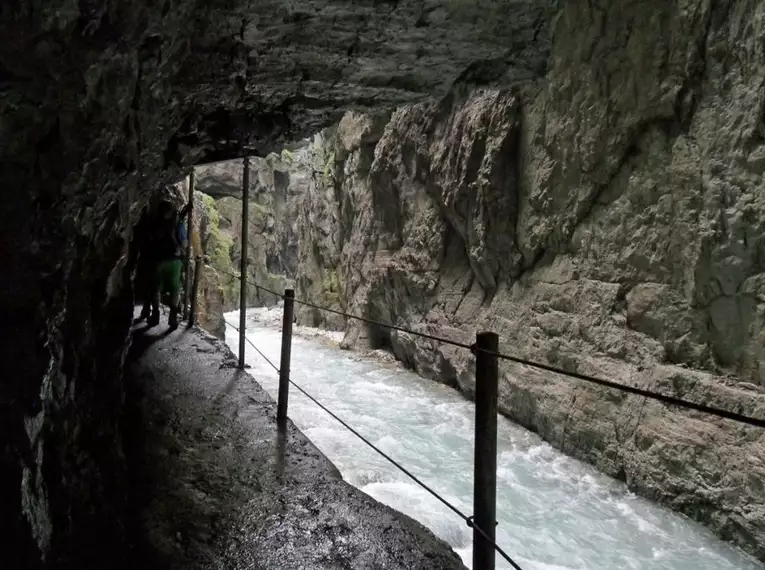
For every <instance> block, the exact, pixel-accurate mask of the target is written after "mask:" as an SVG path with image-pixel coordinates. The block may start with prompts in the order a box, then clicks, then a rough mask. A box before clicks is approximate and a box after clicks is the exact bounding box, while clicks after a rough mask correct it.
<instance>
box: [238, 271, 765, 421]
mask: <svg viewBox="0 0 765 570" xmlns="http://www.w3.org/2000/svg"><path fill="white" fill-rule="evenodd" d="M253 286H254V287H256V288H258V289H261V290H263V291H265V292H267V293H270V294H272V295H275V296H276V297H278V298H281V299H284V295H283V294H280V293H277V292H275V291H272V290H270V289H268V288H266V287H263V286H261V285H258V284H253ZM294 301H295V303H297V304H299V305H304V306H307V307H312V308H315V309H317V310H321V311H326V312H328V313H331V314H335V315H340V316H343V317H345V318H348V319H352V320H356V321H360V322H363V323H367V324H371V325H375V326H379V327H383V328H388V329H391V330H395V331H398V332H402V333H405V334H409V335H412V336H416V337H420V338H424V339H427V340H432V341H435V342H439V343H443V344H448V345H451V346H455V347H458V348H463V349H467V350H470V351H471V352H473V353H476V352H482V353H485V354H487V355H490V356H494V357H496V358H498V359H500V360H506V361H509V362H514V363H516V364H521V365H524V366H529V367H531V368H536V369H539V370H544V371H546V372H552V373H554V374H558V375H560V376H562V377H563V378H564V379H565V378H573V379H576V380H581V381H583V382H588V383H591V384H597V385H599V386H603V387H606V388H610V389H613V390H619V391H622V392H627V393H629V394H632V395H635V396H642V397H644V398H648V399H652V400H656V401H659V402H662V403H664V404H669V405H673V406H678V407H682V408H687V409H690V410H694V411H697V412H702V413H704V414H708V415H712V416H717V417H720V418H724V419H728V420H732V421H735V422H739V423H744V424H748V425H751V426H753V427H759V428H765V419H762V418H756V417H752V416H748V415H745V414H741V413H738V412H733V411H730V410H724V409H722V408H717V407H713V406H707V405H705V404H699V403H696V402H691V401H688V400H684V399H682V398H678V397H676V396H670V395H667V394H663V393H661V392H656V391H652V390H647V389H644V388H638V387H636V386H630V385H627V384H621V383H619V382H614V381H612V380H605V379H602V378H598V377H596V376H591V375H589V374H583V373H581V372H576V371H571V370H564V369H563V368H558V367H556V366H552V365H550V364H545V363H542V362H536V361H533V360H528V359H525V358H520V357H518V356H513V355H510V354H505V353H502V352H498V351H488V350H486V349H482V348H479V347H477V346H476V345H475V344H467V343H464V342H458V341H454V340H451V339H448V338H444V337H441V336H438V335H433V334H430V333H423V332H420V331H415V330H412V329H409V328H406V327H402V326H398V325H393V324H390V323H385V322H382V321H378V320H375V319H370V318H367V317H361V316H358V315H354V314H352V313H347V312H344V311H339V310H337V309H332V308H329V307H322V306H320V305H316V304H314V303H311V302H309V301H304V300H301V299H297V298H296V299H295V300H294Z"/></svg>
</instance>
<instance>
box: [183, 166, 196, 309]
mask: <svg viewBox="0 0 765 570" xmlns="http://www.w3.org/2000/svg"><path fill="white" fill-rule="evenodd" d="M193 214H194V169H193V168H192V169H191V173H190V174H189V211H188V212H187V213H186V259H185V260H184V263H185V265H186V272H185V275H184V279H183V318H184V319H185V318H186V317H187V316H188V309H189V281H190V279H191V232H192V229H193V228H192V225H193Z"/></svg>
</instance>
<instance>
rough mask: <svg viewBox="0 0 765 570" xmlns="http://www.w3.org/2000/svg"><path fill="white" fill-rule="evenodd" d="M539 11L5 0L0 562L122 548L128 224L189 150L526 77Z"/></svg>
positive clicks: (205, 153)
mask: <svg viewBox="0 0 765 570" xmlns="http://www.w3.org/2000/svg"><path fill="white" fill-rule="evenodd" d="M553 8H554V6H553V2H552V0H550V1H549V2H534V1H530V0H483V1H482V2H480V3H478V4H474V3H471V2H462V1H461V0H438V1H426V2H423V1H422V0H400V1H397V2H388V1H382V2H378V1H376V0H375V1H373V0H363V1H360V2H355V1H354V2H350V1H347V0H308V1H305V2H299V3H298V2H292V1H288V0H264V1H262V2H257V3H254V2H246V1H245V0H163V1H156V2H144V1H136V0H109V1H108V2H94V1H90V0H83V1H75V0H23V1H22V0H7V1H5V2H3V4H2V7H1V8H0V30H2V35H3V41H2V42H0V148H2V152H1V153H0V180H1V181H2V187H3V191H4V196H3V200H2V201H0V256H1V258H0V259H1V260H2V266H3V268H4V269H3V271H2V276H1V277H0V300H1V301H0V303H2V304H1V305H0V307H1V309H2V313H1V314H0V338H2V339H3V343H0V347H1V348H0V360H1V361H2V362H3V363H5V364H4V365H5V366H6V367H9V368H10V372H9V373H5V374H3V375H2V380H0V505H3V507H2V509H0V535H2V536H3V539H4V541H7V543H8V544H13V545H16V546H17V547H18V548H17V550H18V555H17V556H14V557H12V559H11V560H9V561H8V565H5V561H4V562H3V564H4V567H5V568H15V567H20V568H36V567H42V566H43V565H45V566H47V567H51V568H80V569H88V568H103V567H105V566H109V567H112V568H119V567H120V565H124V566H129V565H130V563H129V557H128V556H126V555H123V554H125V553H126V552H128V543H129V542H130V537H129V534H130V529H129V528H128V526H127V524H126V523H125V520H126V519H125V513H126V511H127V510H129V508H130V506H131V505H130V497H129V487H128V485H127V483H126V478H125V471H126V466H125V461H124V457H123V453H122V439H123V436H124V434H123V433H122V427H123V424H122V422H121V419H122V417H121V412H122V410H123V400H124V388H123V385H122V380H121V370H122V365H123V362H124V356H125V352H126V348H127V344H128V329H129V326H130V321H131V317H132V301H133V295H132V293H133V291H132V278H133V269H134V261H135V256H134V253H135V252H132V251H131V248H130V242H131V237H132V227H133V225H134V224H135V223H136V222H137V221H138V217H139V215H140V211H141V209H142V207H143V205H145V203H146V202H147V200H148V198H149V196H150V195H151V194H152V193H155V192H156V191H157V189H158V188H159V187H160V186H162V185H163V184H165V183H170V182H176V181H178V180H180V179H181V178H182V177H183V176H184V175H185V174H186V173H187V172H188V170H189V167H190V165H191V164H194V163H198V162H205V161H213V160H219V159H230V158H234V157H237V156H244V155H245V154H248V153H249V154H257V155H260V156H266V155H267V154H268V152H270V150H272V149H273V148H274V147H275V146H278V145H281V144H283V143H285V142H288V141H292V140H298V139H301V138H303V137H305V136H307V135H309V134H312V133H314V132H316V131H318V130H319V129H321V128H323V127H326V126H327V125H329V124H331V123H333V122H336V121H337V120H339V118H340V117H341V116H342V114H343V113H344V112H345V111H346V110H349V109H360V110H372V109H379V108H392V107H394V106H396V105H401V104H405V103H411V102H415V101H419V100H422V99H424V98H425V97H427V96H430V95H443V94H445V93H446V92H448V90H449V89H450V87H451V85H452V83H453V81H454V80H455V79H456V78H458V77H460V76H462V75H463V74H465V73H468V75H469V76H470V77H474V78H476V79H475V80H480V81H483V82H488V83H491V82H497V83H500V84H509V83H511V82H516V81H524V80H526V79H527V78H529V77H534V76H538V75H539V74H541V73H543V72H544V69H545V66H546V62H547V53H548V49H549V36H548V33H547V30H549V24H550V22H551V19H552V13H553ZM487 10H489V12H487ZM492 10H494V11H495V12H496V13H500V14H502V15H503V16H504V18H505V20H506V21H505V22H504V25H502V26H495V25H494V24H495V20H492V19H489V20H487V19H486V17H485V15H486V14H487V13H490V12H491V11H492ZM513 42H515V43H513ZM105 561H110V563H108V564H107V563H105Z"/></svg>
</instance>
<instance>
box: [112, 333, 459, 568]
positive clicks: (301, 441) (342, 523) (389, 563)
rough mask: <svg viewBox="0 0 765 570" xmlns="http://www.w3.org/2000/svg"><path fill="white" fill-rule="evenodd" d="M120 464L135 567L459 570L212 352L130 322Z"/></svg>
mask: <svg viewBox="0 0 765 570" xmlns="http://www.w3.org/2000/svg"><path fill="white" fill-rule="evenodd" d="M126 385H127V395H126V399H127V402H126V403H127V406H126V409H127V415H128V416H129V421H128V422H127V423H126V425H127V426H129V427H128V428H127V431H128V432H129V433H128V434H127V435H126V441H127V442H128V444H127V446H126V455H127V457H128V463H129V465H130V466H131V482H130V483H131V489H132V490H133V492H134V496H133V497H132V499H131V504H132V508H133V510H134V512H135V517H134V518H135V523H134V525H135V526H136V528H135V529H134V533H135V534H134V536H137V537H139V538H138V540H139V544H138V547H137V550H138V551H139V552H140V557H139V558H140V560H141V564H142V567H143V568H144V569H147V570H148V569H153V568H162V569H176V568H177V569H181V568H183V569H188V570H196V569H221V570H222V569H252V570H255V569H258V570H261V569H262V570H282V569H283V570H288V569H289V570H294V569H306V570H309V569H310V570H313V569H316V570H320V569H330V568H331V569H354V570H366V569H383V568H384V569H388V570H393V569H401V570H404V569H406V570H428V569H433V570H436V569H438V570H450V569H463V568H464V566H463V565H462V563H461V561H460V559H459V557H458V556H457V554H456V553H454V552H453V551H452V550H451V548H450V547H449V546H448V545H447V544H446V543H445V542H443V541H441V540H440V539H438V538H436V537H435V536H434V535H433V534H432V533H431V532H430V531H429V530H427V529H426V528H425V527H424V526H422V525H421V524H419V523H418V522H416V521H414V520H412V519H411V518H409V517H407V516H405V515H403V514H401V513H398V512H397V511H394V510H392V509H391V508H389V507H387V506H385V505H382V504H380V503H378V502H377V501H375V500H374V499H372V498H370V497H369V496H367V495H365V494H364V493H362V492H361V491H359V490H357V489H355V488H354V487H352V486H351V485H349V484H347V483H345V482H344V481H343V480H342V478H341V477H340V474H339V472H338V471H337V469H336V468H335V467H334V466H333V465H332V463H331V462H330V461H329V460H328V459H327V458H326V457H325V456H324V455H322V453H321V452H320V451H319V450H318V449H317V448H316V447H315V446H314V445H313V444H312V443H311V442H310V441H309V440H308V439H307V438H306V437H305V436H304V435H303V434H302V433H301V432H300V431H298V430H297V429H296V428H295V426H294V425H293V424H292V422H288V425H287V427H286V429H285V430H284V431H280V430H278V429H277V424H276V405H275V403H274V401H273V400H272V399H271V398H270V396H269V395H268V394H266V393H265V392H264V391H263V390H262V389H261V388H260V386H259V385H258V384H257V382H256V381H255V380H253V378H251V377H250V376H249V375H248V374H247V373H246V372H242V371H240V370H238V369H237V368H236V359H235V358H234V356H233V355H232V354H231V352H230V351H229V349H228V348H227V347H226V345H225V343H224V342H223V341H219V340H217V339H215V338H214V337H212V336H210V335H207V334H206V333H204V332H202V331H197V330H186V328H185V327H184V325H182V326H181V328H180V329H178V330H177V331H175V332H172V333H170V332H169V331H168V328H167V323H166V321H164V320H163V322H162V323H160V325H159V326H157V327H154V328H152V329H149V330H146V329H145V326H144V325H137V326H136V327H134V331H133V342H132V346H131V351H130V355H129V362H128V365H127V366H126Z"/></svg>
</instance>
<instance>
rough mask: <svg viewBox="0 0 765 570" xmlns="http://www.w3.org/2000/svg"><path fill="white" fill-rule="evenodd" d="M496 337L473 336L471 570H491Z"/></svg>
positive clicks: (494, 502)
mask: <svg viewBox="0 0 765 570" xmlns="http://www.w3.org/2000/svg"><path fill="white" fill-rule="evenodd" d="M498 350H499V337H498V336H497V334H496V333H491V332H482V333H478V335H476V363H475V463H474V468H475V473H474V477H473V514H474V519H473V521H474V524H475V527H478V528H480V529H481V530H482V531H483V532H484V533H485V534H486V536H488V537H489V540H487V539H486V538H485V537H484V536H483V535H482V534H481V533H480V532H479V531H478V529H477V528H475V527H474V528H473V570H494V567H495V551H494V544H493V543H494V541H495V538H496V528H495V526H496V517H497V396H498V382H499V365H498V360H497V356H496V353H497V351H498Z"/></svg>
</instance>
